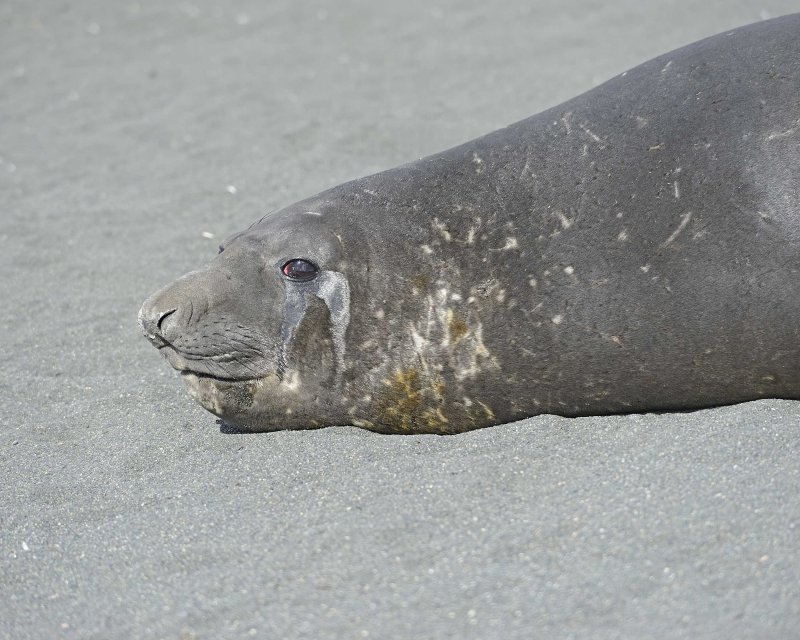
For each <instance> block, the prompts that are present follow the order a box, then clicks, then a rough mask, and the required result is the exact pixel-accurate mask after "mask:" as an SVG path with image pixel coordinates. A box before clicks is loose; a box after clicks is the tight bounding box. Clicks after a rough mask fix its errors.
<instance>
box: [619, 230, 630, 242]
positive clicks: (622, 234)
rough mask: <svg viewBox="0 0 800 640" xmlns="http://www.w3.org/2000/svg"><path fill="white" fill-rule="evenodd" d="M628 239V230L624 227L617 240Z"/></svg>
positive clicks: (623, 240)
mask: <svg viewBox="0 0 800 640" xmlns="http://www.w3.org/2000/svg"><path fill="white" fill-rule="evenodd" d="M627 239H628V232H627V231H625V229H623V230H622V231H620V232H619V235H618V236H617V242H625V241H626V240H627Z"/></svg>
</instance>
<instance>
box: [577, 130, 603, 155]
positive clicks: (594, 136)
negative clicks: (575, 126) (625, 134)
mask: <svg viewBox="0 0 800 640" xmlns="http://www.w3.org/2000/svg"><path fill="white" fill-rule="evenodd" d="M579 126H580V128H581V131H583V132H584V133H585V134H586V135H588V136H589V137H590V138H591V139H592V140H594V141H595V142H596V143H597V144H599V145H600V148H601V149H605V148H606V141H605V140H603V138H601V137H600V136H598V135H597V134H596V133H595V132H594V131H592V130H591V129H590V128H589V127H587V126H586V124H582V125H579Z"/></svg>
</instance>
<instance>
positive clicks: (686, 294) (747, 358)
mask: <svg viewBox="0 0 800 640" xmlns="http://www.w3.org/2000/svg"><path fill="white" fill-rule="evenodd" d="M798 319H800V14H797V15H792V16H787V17H783V18H779V19H775V20H771V21H767V22H762V23H759V24H757V25H752V26H749V27H744V28H741V29H737V30H734V31H731V32H728V33H724V34H720V35H717V36H715V37H711V38H708V39H705V40H702V41H700V42H697V43H695V44H692V45H689V46H687V47H685V48H682V49H678V50H677V51H674V52H672V53H669V54H667V55H665V56H662V57H659V58H656V59H655V60H651V61H650V62H647V63H645V64H642V65H641V66H639V67H636V68H635V69H632V70H630V71H628V72H626V73H623V74H622V75H620V76H618V77H616V78H613V79H612V80H610V81H608V82H606V83H605V84H603V85H601V86H598V87H596V88H594V89H593V90H591V91H589V92H587V93H585V94H583V95H580V96H578V97H576V98H574V99H572V100H569V101H568V102H565V103H564V104H562V105H560V106H557V107H555V108H552V109H550V110H548V111H545V112H543V113H541V114H539V115H536V116H533V117H531V118H528V119H526V120H523V121H521V122H518V123H517V124H513V125H511V126H509V127H507V128H505V129H501V130H499V131H495V132H494V133H490V134H488V135H486V136H484V137H481V138H478V139H476V140H473V141H471V142H468V143H466V144H463V145H461V146H458V147H455V148H453V149H451V150H449V151H445V152H443V153H439V154H436V155H433V156H431V157H427V158H424V159H422V160H419V161H417V162H413V163H411V164H407V165H404V166H401V167H397V168H394V169H391V170H388V171H384V172H382V173H379V174H376V175H373V176H369V177H366V178H362V179H359V180H355V181H353V182H349V183H347V184H344V185H341V186H338V187H335V188H332V189H330V190H328V191H325V192H323V193H320V194H319V195H316V196H314V197H311V198H309V199H307V200H303V201H301V202H299V203H297V204H294V205H291V206H289V207H287V208H285V209H282V210H280V211H278V212H276V213H272V214H269V215H266V216H264V217H263V218H262V219H261V220H259V221H257V222H256V223H255V224H253V225H252V226H251V227H250V228H249V229H247V230H246V231H243V232H241V233H238V234H236V235H234V236H232V237H231V238H229V239H228V240H226V241H225V242H224V243H223V244H222V245H221V247H220V254H219V255H218V256H217V257H216V258H215V259H213V260H212V261H211V262H210V263H209V264H208V265H206V266H205V267H203V268H201V269H199V270H198V271H193V272H191V273H189V274H187V275H185V276H183V277H182V278H180V279H178V280H177V281H175V282H174V283H172V284H170V285H169V286H167V287H166V288H164V289H162V290H160V291H159V292H157V293H156V294H154V295H153V296H152V297H150V298H149V299H148V300H147V301H146V302H145V303H144V306H143V307H142V310H141V312H140V316H139V320H140V323H141V326H142V328H143V330H144V333H145V335H146V336H147V337H148V338H149V340H150V341H151V342H152V343H153V344H154V345H155V346H156V347H158V349H159V350H160V352H161V354H162V355H164V356H165V357H166V358H167V360H168V361H169V363H170V364H171V365H172V366H173V367H174V368H175V369H177V370H178V371H180V373H181V375H182V376H183V380H184V382H185V383H186V386H187V387H188V389H189V392H190V393H191V394H192V396H193V397H194V398H195V399H196V400H197V401H198V402H199V403H200V404H201V405H202V406H203V407H205V408H206V409H208V410H209V411H211V412H212V413H214V414H216V415H217V416H220V417H221V418H223V419H224V420H225V421H227V422H229V423H232V424H233V425H236V426H238V427H240V428H243V429H246V430H253V431H268V430H275V429H285V428H313V427H321V426H325V425H335V424H354V425H358V426H361V427H365V428H368V429H372V430H375V431H381V432H389V433H423V432H428V433H455V432H460V431H466V430H469V429H475V428H478V427H484V426H487V425H494V424H497V423H502V422H508V421H512V420H515V419H519V418H523V417H527V416H532V415H535V414H540V413H555V414H560V415H563V416H580V415H588V414H609V413H620V412H638V411H648V410H675V409H696V408H701V407H710V406H714V405H721V404H729V403H735V402H740V401H745V400H752V399H756V398H765V397H780V398H800V322H799V321H798Z"/></svg>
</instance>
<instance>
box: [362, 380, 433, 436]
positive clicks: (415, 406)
mask: <svg viewBox="0 0 800 640" xmlns="http://www.w3.org/2000/svg"><path fill="white" fill-rule="evenodd" d="M383 384H384V385H385V387H386V389H385V390H384V392H383V393H381V394H380V395H379V396H378V397H377V398H376V401H375V404H374V415H375V417H376V420H375V429H376V430H378V431H387V432H389V433H449V430H448V428H447V425H448V422H449V421H448V419H447V416H445V415H444V412H443V411H442V407H441V404H442V403H443V402H444V396H443V393H444V383H442V382H441V381H440V380H428V379H426V378H425V377H424V376H421V375H420V373H419V371H418V370H417V369H404V370H402V371H397V372H396V373H395V374H394V375H393V376H392V377H391V378H389V379H386V380H384V381H383Z"/></svg>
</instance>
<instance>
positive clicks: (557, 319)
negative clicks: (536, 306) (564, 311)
mask: <svg viewBox="0 0 800 640" xmlns="http://www.w3.org/2000/svg"><path fill="white" fill-rule="evenodd" d="M550 321H551V322H552V323H553V324H561V323H562V322H564V316H562V315H561V314H560V313H559V314H558V315H556V316H553V317H552V318H550Z"/></svg>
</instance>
